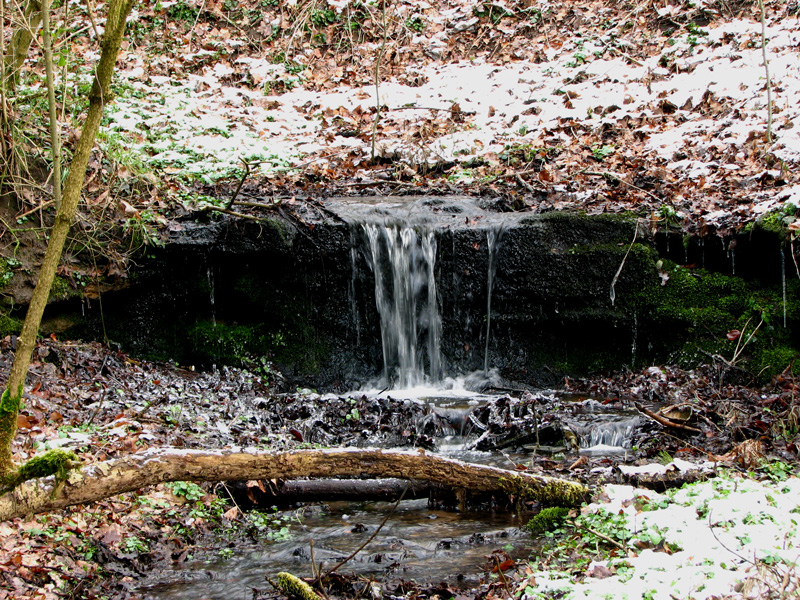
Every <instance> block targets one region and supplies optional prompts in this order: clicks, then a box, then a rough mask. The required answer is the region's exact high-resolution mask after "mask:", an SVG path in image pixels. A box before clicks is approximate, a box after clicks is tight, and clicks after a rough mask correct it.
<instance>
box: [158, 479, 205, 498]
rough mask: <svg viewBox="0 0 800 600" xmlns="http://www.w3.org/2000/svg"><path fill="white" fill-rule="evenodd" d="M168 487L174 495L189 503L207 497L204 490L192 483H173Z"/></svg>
mask: <svg viewBox="0 0 800 600" xmlns="http://www.w3.org/2000/svg"><path fill="white" fill-rule="evenodd" d="M166 486H167V488H168V489H169V490H170V491H171V492H172V493H173V494H174V495H176V496H178V497H179V498H186V500H188V501H189V502H197V501H198V500H201V499H203V498H204V497H205V495H206V493H205V491H204V490H203V488H201V487H200V486H199V485H197V484H196V483H193V482H191V481H173V482H171V483H168V484H166Z"/></svg>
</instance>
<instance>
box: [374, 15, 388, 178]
mask: <svg viewBox="0 0 800 600" xmlns="http://www.w3.org/2000/svg"><path fill="white" fill-rule="evenodd" d="M381 15H382V16H381V20H382V21H383V39H382V40H381V45H380V48H379V49H378V56H377V57H375V120H374V121H373V122H372V155H371V157H370V160H371V161H372V162H373V163H374V162H375V145H376V140H377V137H378V122H379V121H380V119H381V95H380V88H379V85H380V80H381V61H382V60H383V53H384V51H385V50H386V39H387V38H388V36H389V31H388V25H387V23H386V0H381Z"/></svg>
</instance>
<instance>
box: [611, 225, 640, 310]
mask: <svg viewBox="0 0 800 600" xmlns="http://www.w3.org/2000/svg"><path fill="white" fill-rule="evenodd" d="M638 235H639V220H638V219H637V220H636V229H635V230H634V232H633V239H632V240H631V245H630V246H628V251H627V252H625V256H623V257H622V262H621V263H620V265H619V269H617V272H616V273H615V274H614V279H612V280H611V293H610V296H611V306H614V301H615V300H616V299H617V292H616V290H615V289H614V288H615V286H616V285H617V280H618V279H619V276H620V273H622V267H624V266H625V261H626V260H628V254H630V253H631V249H632V248H633V245H634V244H635V243H636V237H637V236H638Z"/></svg>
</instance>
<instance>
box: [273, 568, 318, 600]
mask: <svg viewBox="0 0 800 600" xmlns="http://www.w3.org/2000/svg"><path fill="white" fill-rule="evenodd" d="M276 579H277V580H278V589H279V590H280V591H281V593H282V594H284V595H286V596H288V597H289V598H295V599H299V600H322V599H321V598H320V597H319V595H318V594H317V593H316V592H315V591H314V590H313V589H312V588H311V586H310V585H308V584H307V583H306V582H305V581H303V580H302V579H299V578H298V577H295V576H294V575H292V574H291V573H286V572H285V571H284V572H281V573H278V575H277V577H276Z"/></svg>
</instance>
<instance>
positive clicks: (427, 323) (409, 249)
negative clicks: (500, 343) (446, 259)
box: [362, 223, 442, 388]
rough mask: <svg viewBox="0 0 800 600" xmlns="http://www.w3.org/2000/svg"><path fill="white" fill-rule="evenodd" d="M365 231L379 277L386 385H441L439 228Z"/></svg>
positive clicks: (365, 227) (377, 299)
mask: <svg viewBox="0 0 800 600" xmlns="http://www.w3.org/2000/svg"><path fill="white" fill-rule="evenodd" d="M362 228H363V230H364V232H365V234H366V237H367V241H368V245H369V257H368V258H369V262H370V266H371V268H372V272H373V275H374V277H375V305H376V307H377V309H378V314H379V316H380V326H381V346H382V349H383V372H384V378H385V379H386V385H388V386H391V387H394V388H409V387H414V386H417V385H421V384H424V383H432V382H436V381H439V380H440V379H441V376H442V361H441V337H442V321H441V318H440V316H439V303H438V298H437V295H436V279H435V272H434V271H435V266H436V237H435V235H434V232H433V229H431V228H425V227H423V226H420V225H418V226H417V227H416V228H412V227H407V226H402V225H384V224H380V225H379V224H374V223H364V224H362ZM426 355H427V369H428V370H427V373H426V370H425V366H424V363H425V361H424V358H425V357H426Z"/></svg>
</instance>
